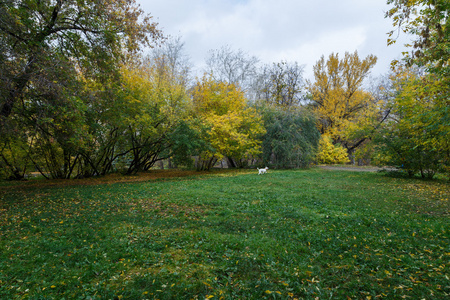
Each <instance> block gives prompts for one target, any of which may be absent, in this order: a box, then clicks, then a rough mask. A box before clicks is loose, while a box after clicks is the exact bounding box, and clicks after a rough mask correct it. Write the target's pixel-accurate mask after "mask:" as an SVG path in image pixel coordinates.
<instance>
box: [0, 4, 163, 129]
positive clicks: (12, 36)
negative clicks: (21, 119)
mask: <svg viewBox="0 0 450 300" xmlns="http://www.w3.org/2000/svg"><path fill="white" fill-rule="evenodd" d="M159 37H160V31H158V30H157V29H156V24H155V23H152V22H151V18H150V17H149V16H145V15H144V14H143V11H142V10H141V9H139V7H138V6H137V5H136V2H135V0H126V1H113V0H100V1H87V0H82V1H62V0H57V1H28V0H23V1H12V0H7V1H1V2H0V40H1V41H2V43H1V47H2V49H1V50H3V51H2V54H0V68H1V72H0V73H1V80H2V82H1V84H2V86H3V87H4V88H3V89H2V90H1V91H0V92H1V96H0V101H1V102H0V117H1V121H2V125H4V123H5V122H6V118H8V117H9V116H10V115H11V114H12V113H13V109H14V107H15V106H17V104H18V102H19V101H22V102H23V101H24V100H25V99H26V98H27V93H28V91H29V90H32V89H37V88H38V87H39V86H36V85H35V84H34V83H35V82H37V81H40V82H45V81H46V82H48V83H50V81H49V80H48V79H49V76H50V74H61V75H63V74H64V73H65V71H66V70H67V68H66V67H65V66H66V65H70V66H71V67H72V68H71V69H72V73H71V76H76V73H75V72H73V71H75V70H82V71H83V74H84V76H95V77H104V76H109V75H108V74H113V72H112V70H114V68H115V67H116V66H117V65H118V62H119V61H120V58H121V57H123V55H124V53H125V52H126V51H136V50H137V49H138V48H139V45H140V44H149V43H150V41H151V40H155V39H157V38H159ZM125 50H126V51H125ZM57 83H59V80H56V83H55V84H57Z"/></svg>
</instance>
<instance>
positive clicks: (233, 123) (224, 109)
mask: <svg viewBox="0 0 450 300" xmlns="http://www.w3.org/2000/svg"><path fill="white" fill-rule="evenodd" d="M193 102H194V103H193V104H194V109H193V110H194V112H196V113H197V114H198V117H199V118H200V119H202V122H203V126H205V127H208V128H210V130H209V131H208V139H209V142H210V144H211V146H212V147H213V148H214V149H215V152H214V153H211V152H209V153H205V154H204V156H214V157H216V158H217V159H222V158H223V157H224V156H228V157H233V158H237V159H241V158H243V157H245V156H246V155H255V154H258V153H260V150H259V149H260V145H261V140H260V139H259V138H260V137H261V136H262V135H263V134H264V133H265V129H264V126H263V121H262V118H261V116H259V115H258V113H257V112H256V110H254V109H252V108H248V107H246V102H247V99H246V98H245V96H244V93H243V92H242V91H241V90H240V89H239V88H238V87H236V86H235V85H233V84H228V83H225V82H217V81H214V80H213V79H212V78H208V77H206V76H205V77H203V79H202V81H200V82H198V83H197V85H196V86H195V88H194V90H193Z"/></svg>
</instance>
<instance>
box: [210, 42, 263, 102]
mask: <svg viewBox="0 0 450 300" xmlns="http://www.w3.org/2000/svg"><path fill="white" fill-rule="evenodd" d="M258 62H259V60H258V58H256V57H255V56H250V55H248V54H247V53H245V52H244V51H243V50H241V49H239V50H233V49H231V47H230V46H223V47H222V48H220V49H215V50H210V51H209V52H208V57H207V58H206V70H205V71H206V73H208V74H211V75H212V76H213V78H214V80H216V81H223V82H228V83H230V84H234V85H235V86H238V87H239V88H240V89H241V90H242V91H243V92H244V93H246V94H248V93H249V92H250V90H251V86H252V83H253V81H254V78H255V75H256V71H257V64H258Z"/></svg>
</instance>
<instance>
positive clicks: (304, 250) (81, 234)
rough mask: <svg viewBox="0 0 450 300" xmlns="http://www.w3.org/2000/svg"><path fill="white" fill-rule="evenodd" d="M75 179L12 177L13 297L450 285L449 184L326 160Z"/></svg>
mask: <svg viewBox="0 0 450 300" xmlns="http://www.w3.org/2000/svg"><path fill="white" fill-rule="evenodd" d="M75 183H76V181H75ZM62 184H63V183H61V182H55V183H54V185H50V184H46V182H42V183H29V182H28V183H23V184H17V183H14V184H11V183H3V184H2V185H1V186H0V193H1V194H0V229H1V231H0V299H22V298H23V299H205V298H212V299H295V298H297V299H316V298H317V299H349V298H350V299H379V298H385V299H405V298H406V299H445V298H447V297H448V296H449V294H450V282H449V276H450V275H449V269H448V268H449V261H450V249H449V237H450V236H449V194H450V192H449V185H448V182H444V181H420V180H415V179H405V178H390V177H386V176H383V175H381V174H379V173H361V172H349V171H326V170H319V169H312V170H296V171H274V170H270V171H269V173H268V174H266V175H263V176H258V175H256V173H255V172H251V173H250V172H249V171H244V172H225V173H212V174H211V175H199V176H190V177H183V178H171V179H167V180H150V181H145V182H127V183H120V182H115V183H111V184H105V183H102V184H98V185H73V184H72V185H69V186H67V185H65V186H64V185H62Z"/></svg>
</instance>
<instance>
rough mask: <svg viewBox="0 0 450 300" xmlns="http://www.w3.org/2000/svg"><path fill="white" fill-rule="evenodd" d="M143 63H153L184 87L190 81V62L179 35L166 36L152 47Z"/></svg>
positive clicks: (161, 71)
mask: <svg viewBox="0 0 450 300" xmlns="http://www.w3.org/2000/svg"><path fill="white" fill-rule="evenodd" d="M145 63H146V64H150V65H155V67H156V68H157V69H158V70H159V72H160V73H164V74H165V76H166V77H169V79H170V80H175V81H176V83H178V84H180V85H182V86H184V87H186V88H188V86H189V85H190V84H191V83H192V77H191V73H192V63H191V61H190V57H189V56H188V55H187V54H186V52H185V49H184V43H183V42H182V41H181V38H180V37H168V38H166V39H165V40H164V41H163V42H162V43H161V45H160V46H159V47H155V48H153V49H152V51H151V54H150V55H149V57H148V58H147V59H146V61H145Z"/></svg>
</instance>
